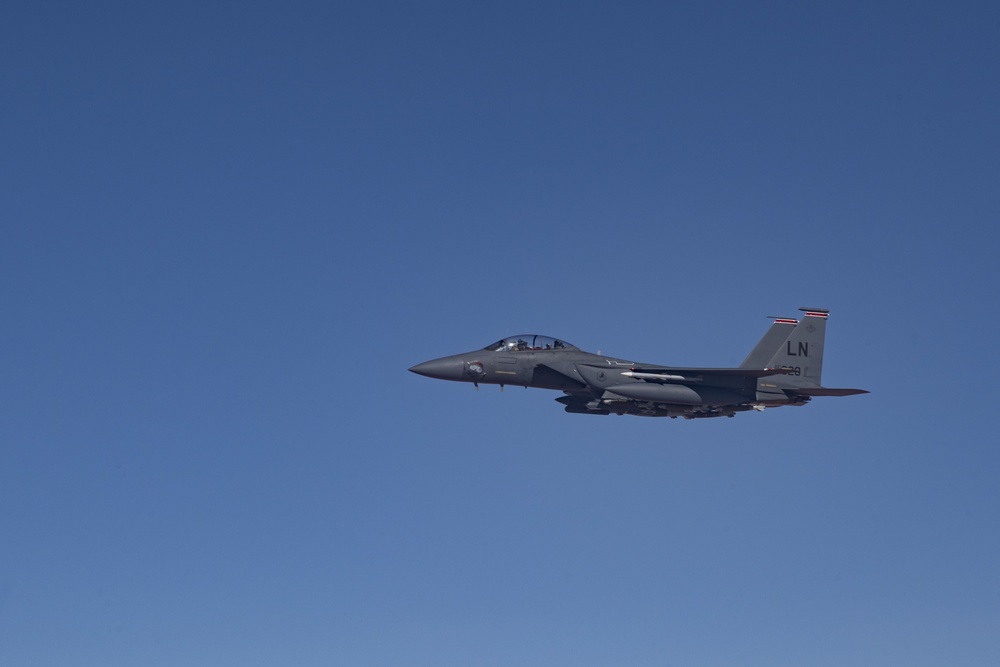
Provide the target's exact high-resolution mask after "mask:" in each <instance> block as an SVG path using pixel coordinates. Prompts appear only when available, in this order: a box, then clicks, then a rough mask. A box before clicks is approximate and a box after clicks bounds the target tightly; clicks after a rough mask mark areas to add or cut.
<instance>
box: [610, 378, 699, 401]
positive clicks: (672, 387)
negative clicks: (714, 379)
mask: <svg viewBox="0 0 1000 667" xmlns="http://www.w3.org/2000/svg"><path fill="white" fill-rule="evenodd" d="M608 391H609V392H611V393H613V394H618V395H619V396H623V397H625V398H634V399H636V400H638V401H655V402H657V403H679V404H681V405H697V404H699V403H703V402H704V401H703V400H702V398H701V396H700V395H699V394H698V392H696V391H695V390H694V389H692V388H691V387H685V386H684V385H680V384H654V383H651V382H627V383H625V384H617V385H615V386H613V387H608Z"/></svg>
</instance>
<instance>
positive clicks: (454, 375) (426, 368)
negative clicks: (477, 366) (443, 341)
mask: <svg viewBox="0 0 1000 667" xmlns="http://www.w3.org/2000/svg"><path fill="white" fill-rule="evenodd" d="M410 372H412V373H416V374H417V375H423V376H424V377H429V378H437V379H438V380H460V379H462V362H461V360H459V359H454V358H452V357H445V358H443V359H432V360H430V361H425V362H424V363H422V364H417V365H416V366H413V367H412V368H410Z"/></svg>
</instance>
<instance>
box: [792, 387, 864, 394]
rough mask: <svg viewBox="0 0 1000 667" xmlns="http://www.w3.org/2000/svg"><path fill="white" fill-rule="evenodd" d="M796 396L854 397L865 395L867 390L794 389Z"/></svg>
mask: <svg viewBox="0 0 1000 667" xmlns="http://www.w3.org/2000/svg"><path fill="white" fill-rule="evenodd" d="M795 393H796V394H802V395H803V396H854V395H856V394H867V393H868V390H867V389H833V388H830V387H796V388H795Z"/></svg>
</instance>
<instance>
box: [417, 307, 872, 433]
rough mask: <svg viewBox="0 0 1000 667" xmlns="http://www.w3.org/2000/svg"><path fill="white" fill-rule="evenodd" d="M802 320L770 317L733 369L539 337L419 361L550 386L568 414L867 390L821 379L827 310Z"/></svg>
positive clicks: (812, 311) (678, 409) (460, 373)
mask: <svg viewBox="0 0 1000 667" xmlns="http://www.w3.org/2000/svg"><path fill="white" fill-rule="evenodd" d="M800 310H802V311H804V312H805V315H804V316H803V317H802V320H801V322H800V321H798V320H795V319H791V318H774V322H773V323H772V325H771V327H770V328H769V329H768V330H767V332H766V333H765V334H764V337H763V338H761V339H760V342H758V343H757V345H756V346H755V347H754V348H753V350H751V352H750V354H749V355H747V358H746V359H744V360H743V363H742V364H740V366H739V367H738V368H676V367H672V366H658V365H654V364H641V363H636V362H634V361H627V360H625V359H618V358H615V357H606V356H604V355H601V354H592V353H590V352H584V351H583V350H581V349H579V348H577V347H574V346H573V345H570V344H569V343H567V342H565V341H562V340H559V339H558V338H550V337H549V336H539V335H536V334H525V335H520V336H510V337H508V338H503V339H501V340H498V341H497V342H495V343H493V344H491V345H487V346H486V347H484V348H483V349H481V350H476V351H473V352H466V353H465V354H456V355H452V356H450V357H442V358H441V359H434V360H432V361H425V362H423V363H422V364H417V365H416V366H414V367H412V368H411V369H410V370H411V371H413V372H414V373H417V374H418V375H424V376H427V377H431V378H437V379H440V380H455V381H458V382H471V383H473V384H475V385H476V387H477V388H478V386H479V385H480V384H498V385H500V388H501V389H503V387H504V385H516V386H523V387H537V388H539V389H555V390H558V391H562V392H563V393H564V394H565V395H564V396H560V397H559V398H557V399H556V400H557V401H559V402H560V403H562V404H563V405H564V406H566V407H565V409H566V412H573V413H577V414H585V415H607V414H612V413H614V414H617V415H641V416H646V417H671V418H676V417H684V418H685V419H695V418H701V417H723V416H725V417H732V416H733V415H735V414H736V413H737V412H744V411H747V410H758V411H763V410H764V409H765V408H773V407H779V406H782V405H805V404H806V403H808V402H809V401H810V400H811V399H812V398H813V397H814V396H850V395H853V394H867V393H868V392H867V391H865V390H864V389H831V388H828V387H824V386H822V385H821V384H820V374H821V373H822V371H823V339H824V337H825V335H826V320H827V317H828V316H829V312H830V311H828V310H824V309H822V308H800Z"/></svg>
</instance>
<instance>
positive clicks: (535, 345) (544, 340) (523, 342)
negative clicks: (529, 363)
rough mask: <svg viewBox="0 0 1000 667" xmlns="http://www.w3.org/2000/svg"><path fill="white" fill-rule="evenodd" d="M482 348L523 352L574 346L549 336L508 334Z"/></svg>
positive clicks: (572, 348)
mask: <svg viewBox="0 0 1000 667" xmlns="http://www.w3.org/2000/svg"><path fill="white" fill-rule="evenodd" d="M483 349H484V350H488V351H490V352H525V351H527V350H575V349H576V348H575V347H574V346H572V345H570V344H569V343H567V342H565V341H561V340H559V339H558V338H552V337H551V336H539V335H537V334H521V335H519V336H508V337H507V338H504V339H502V340H498V341H497V342H495V343H493V344H492V345H487V346H486V347H484V348H483Z"/></svg>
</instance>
